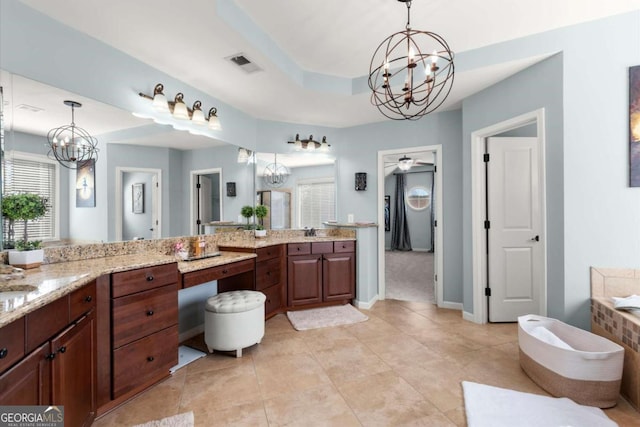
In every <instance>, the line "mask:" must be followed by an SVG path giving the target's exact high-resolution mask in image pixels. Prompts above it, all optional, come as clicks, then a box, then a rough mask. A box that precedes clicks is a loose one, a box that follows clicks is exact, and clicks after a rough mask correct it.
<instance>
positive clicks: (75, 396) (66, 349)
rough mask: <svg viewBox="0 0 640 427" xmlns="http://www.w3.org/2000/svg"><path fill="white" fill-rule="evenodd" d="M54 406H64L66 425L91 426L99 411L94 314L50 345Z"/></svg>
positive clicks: (81, 320)
mask: <svg viewBox="0 0 640 427" xmlns="http://www.w3.org/2000/svg"><path fill="white" fill-rule="evenodd" d="M51 347H52V350H53V351H54V353H55V355H56V356H55V358H54V359H53V364H52V365H53V366H52V370H53V371H52V378H53V380H52V390H53V404H54V405H63V406H64V425H66V426H74V427H75V426H89V425H91V423H92V422H93V418H94V416H95V410H96V403H95V402H96V380H95V378H96V376H95V312H94V311H91V312H90V313H89V314H88V315H87V316H85V317H83V318H82V319H80V321H78V323H77V324H75V325H74V326H71V327H70V328H69V329H67V330H65V331H64V332H62V333H61V334H60V335H58V336H57V337H56V338H54V339H53V340H52V341H51Z"/></svg>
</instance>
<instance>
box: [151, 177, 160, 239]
mask: <svg viewBox="0 0 640 427" xmlns="http://www.w3.org/2000/svg"><path fill="white" fill-rule="evenodd" d="M159 186H160V184H159V183H158V174H157V173H156V174H153V176H152V177H151V238H152V239H159V238H160V218H159V215H158V207H159V206H158V200H159V199H160V198H159V191H158V190H159Z"/></svg>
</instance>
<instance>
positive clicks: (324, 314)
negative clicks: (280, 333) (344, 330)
mask: <svg viewBox="0 0 640 427" xmlns="http://www.w3.org/2000/svg"><path fill="white" fill-rule="evenodd" d="M287 317H288V318H289V321H290V322H291V324H292V325H293V327H294V329H296V330H297V331H305V330H307V329H317V328H326V327H329V326H341V325H350V324H352V323H358V322H364V321H365V320H367V319H369V318H368V317H367V316H365V315H364V314H362V313H361V312H360V311H358V309H357V308H355V307H354V306H352V305H351V304H345V305H337V306H331V307H321V308H312V309H309V310H299V311H288V312H287Z"/></svg>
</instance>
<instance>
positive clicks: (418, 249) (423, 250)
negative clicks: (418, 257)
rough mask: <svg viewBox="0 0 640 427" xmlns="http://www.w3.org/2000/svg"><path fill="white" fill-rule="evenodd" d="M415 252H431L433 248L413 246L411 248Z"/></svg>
mask: <svg viewBox="0 0 640 427" xmlns="http://www.w3.org/2000/svg"><path fill="white" fill-rule="evenodd" d="M411 250H412V251H413V252H429V251H430V250H431V249H426V248H412V249H411Z"/></svg>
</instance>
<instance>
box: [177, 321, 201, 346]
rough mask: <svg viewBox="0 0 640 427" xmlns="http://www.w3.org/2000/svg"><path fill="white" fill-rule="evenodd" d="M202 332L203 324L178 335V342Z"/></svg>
mask: <svg viewBox="0 0 640 427" xmlns="http://www.w3.org/2000/svg"><path fill="white" fill-rule="evenodd" d="M203 332H204V323H203V324H201V325H198V326H196V327H193V328H191V329H189V330H188V331H184V332H180V333H179V334H178V342H183V341H186V340H188V339H189V338H193V337H195V336H196V335H198V334H201V333H203Z"/></svg>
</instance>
